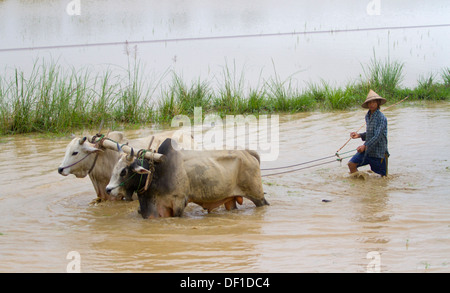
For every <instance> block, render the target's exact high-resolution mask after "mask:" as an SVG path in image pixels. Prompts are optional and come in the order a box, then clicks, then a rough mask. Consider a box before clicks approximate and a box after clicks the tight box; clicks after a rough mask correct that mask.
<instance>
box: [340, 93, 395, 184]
mask: <svg viewBox="0 0 450 293" xmlns="http://www.w3.org/2000/svg"><path fill="white" fill-rule="evenodd" d="M384 103H386V99H384V98H382V97H380V96H379V95H378V94H377V93H375V92H374V91H373V90H370V92H369V94H368V95H367V98H366V101H365V102H364V103H363V104H362V105H361V106H362V107H363V108H366V109H369V111H368V112H367V114H366V132H364V133H356V132H352V133H350V137H351V138H353V139H355V138H361V139H362V140H363V141H365V143H364V144H363V145H360V146H359V147H357V148H356V151H357V153H356V155H354V156H353V157H352V158H351V159H350V161H349V162H348V168H349V169H350V174H351V173H355V172H356V171H358V167H360V166H365V165H367V164H369V165H370V169H371V170H372V171H373V172H375V173H377V174H380V175H381V176H386V175H387V165H388V164H387V159H388V157H389V152H388V140H387V119H386V117H385V116H384V114H383V113H381V111H380V105H383V104H384Z"/></svg>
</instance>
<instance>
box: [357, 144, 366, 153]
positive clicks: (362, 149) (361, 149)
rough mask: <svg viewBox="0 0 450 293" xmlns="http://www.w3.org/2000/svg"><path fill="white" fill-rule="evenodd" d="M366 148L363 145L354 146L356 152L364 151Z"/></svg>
mask: <svg viewBox="0 0 450 293" xmlns="http://www.w3.org/2000/svg"><path fill="white" fill-rule="evenodd" d="M366 149H367V148H366V146H365V145H360V146H359V147H357V148H356V151H357V152H358V153H364V152H365V150H366Z"/></svg>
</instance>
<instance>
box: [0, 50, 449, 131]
mask: <svg viewBox="0 0 450 293" xmlns="http://www.w3.org/2000/svg"><path fill="white" fill-rule="evenodd" d="M403 68H404V64H403V63H401V62H397V61H394V62H391V61H390V60H389V59H388V60H385V61H381V60H378V59H376V58H375V57H374V58H373V59H371V61H370V63H369V64H367V65H363V66H362V71H363V74H362V75H361V76H360V79H359V80H357V81H355V82H353V83H349V84H347V85H346V86H344V87H336V86H332V85H330V84H329V83H327V82H326V81H321V82H319V83H314V84H313V83H310V84H308V85H307V87H306V88H305V89H303V90H300V89H298V87H297V86H296V85H295V84H294V79H293V78H292V77H289V78H287V79H285V80H281V79H280V78H279V76H278V75H277V74H276V72H275V76H274V77H273V78H270V79H268V80H265V81H262V82H260V84H259V85H258V86H257V87H256V88H250V89H246V87H245V78H244V73H243V71H241V72H237V70H236V66H235V65H233V66H231V67H228V66H226V67H225V68H224V70H223V74H222V76H220V77H219V78H218V79H217V82H214V84H216V86H215V87H213V86H212V85H211V84H212V83H211V81H205V80H200V79H198V80H195V81H193V82H191V84H186V83H185V82H184V81H183V79H182V78H181V77H180V76H178V75H176V74H175V73H172V82H171V83H169V85H166V86H165V87H162V86H161V84H162V82H161V81H162V80H163V78H165V76H166V74H164V75H163V76H162V77H160V78H159V79H155V80H150V81H149V80H146V79H144V78H143V71H144V70H143V67H142V65H141V64H140V62H138V61H137V60H136V58H134V59H132V60H130V59H129V62H128V66H127V68H124V69H123V71H122V73H123V74H122V75H121V74H120V72H119V74H117V73H113V71H112V70H110V69H107V70H105V71H104V72H101V73H97V74H93V70H91V69H89V68H86V69H82V70H78V71H76V70H74V69H72V70H67V69H65V68H63V67H62V66H61V65H58V63H57V62H54V61H51V62H45V61H41V62H35V63H34V66H33V68H32V69H31V72H30V73H29V74H28V75H26V74H25V73H24V72H23V71H21V70H19V69H17V68H14V69H12V70H9V74H7V73H8V72H5V74H2V75H0V135H7V134H16V133H30V132H39V133H67V132H72V131H75V130H78V129H84V128H89V129H93V128H95V127H97V126H98V125H99V124H100V122H101V121H102V120H104V121H105V122H106V123H108V124H109V125H117V124H125V125H130V124H132V125H147V124H151V123H170V121H171V119H172V118H173V117H174V116H176V115H178V114H184V115H188V116H189V117H192V116H193V115H194V108H195V107H202V113H203V114H204V115H206V114H208V113H217V114H218V115H220V116H222V117H224V116H225V115H239V114H244V115H245V114H254V115H259V114H270V113H283V112H287V113H295V112H303V111H314V110H324V111H332V110H343V109H350V108H354V107H359V105H361V104H362V103H363V102H364V100H365V98H366V95H367V93H368V92H369V90H370V89H373V90H374V91H375V92H377V93H378V94H380V95H381V96H383V97H385V98H387V99H388V102H389V103H394V102H396V101H399V100H400V99H402V98H404V97H406V96H409V97H410V100H431V101H442V100H449V99H450V68H448V67H446V68H444V69H443V70H442V71H441V73H440V74H429V75H427V76H422V77H421V78H420V79H419V80H418V82H417V86H416V87H415V88H413V89H408V88H404V87H402V86H401V82H402V80H403ZM5 71H6V70H5ZM114 72H117V71H114ZM156 93H158V95H157V94H156Z"/></svg>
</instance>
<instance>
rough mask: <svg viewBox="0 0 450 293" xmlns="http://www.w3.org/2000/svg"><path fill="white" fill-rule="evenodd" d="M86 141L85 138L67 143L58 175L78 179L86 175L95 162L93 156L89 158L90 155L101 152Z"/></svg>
mask: <svg viewBox="0 0 450 293" xmlns="http://www.w3.org/2000/svg"><path fill="white" fill-rule="evenodd" d="M86 140H87V139H86V137H83V138H74V139H73V140H72V141H71V142H70V143H69V145H68V146H67V148H66V154H65V156H64V159H63V162H62V163H61V165H60V166H59V168H58V173H59V174H61V175H63V176H67V175H69V174H73V175H75V176H76V177H78V178H83V177H86V175H88V173H89V170H90V169H91V168H92V166H93V164H94V160H95V156H91V154H94V153H98V152H103V151H102V150H100V149H97V148H95V147H94V145H93V144H91V143H90V142H88V141H86Z"/></svg>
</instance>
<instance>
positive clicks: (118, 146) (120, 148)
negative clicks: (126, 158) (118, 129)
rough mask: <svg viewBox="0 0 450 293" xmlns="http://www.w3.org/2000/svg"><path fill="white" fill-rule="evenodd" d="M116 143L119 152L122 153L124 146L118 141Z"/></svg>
mask: <svg viewBox="0 0 450 293" xmlns="http://www.w3.org/2000/svg"><path fill="white" fill-rule="evenodd" d="M116 144H117V151H118V152H119V154H122V153H123V152H124V151H123V149H122V147H121V146H120V145H119V143H118V142H116Z"/></svg>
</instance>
